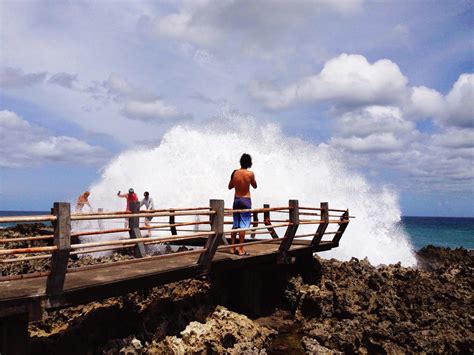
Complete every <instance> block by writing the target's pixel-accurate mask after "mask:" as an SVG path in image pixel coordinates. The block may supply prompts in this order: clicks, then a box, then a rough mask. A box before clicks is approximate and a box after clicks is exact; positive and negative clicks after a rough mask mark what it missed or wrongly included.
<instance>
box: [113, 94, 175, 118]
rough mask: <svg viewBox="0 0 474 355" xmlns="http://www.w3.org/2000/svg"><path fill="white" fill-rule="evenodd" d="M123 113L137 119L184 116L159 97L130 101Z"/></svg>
mask: <svg viewBox="0 0 474 355" xmlns="http://www.w3.org/2000/svg"><path fill="white" fill-rule="evenodd" d="M122 114H123V115H125V116H126V117H128V118H131V119H136V120H143V121H149V120H155V119H158V120H169V119H176V118H181V117H183V114H181V113H180V112H179V110H178V109H177V108H176V107H175V106H171V105H167V104H165V103H164V102H163V101H161V100H159V99H157V100H153V101H148V102H147V101H129V102H127V104H126V105H125V107H124V108H123V110H122Z"/></svg>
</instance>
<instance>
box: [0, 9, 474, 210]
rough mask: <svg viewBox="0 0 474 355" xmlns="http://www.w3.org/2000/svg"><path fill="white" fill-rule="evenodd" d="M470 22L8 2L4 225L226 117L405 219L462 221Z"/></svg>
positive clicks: (399, 15)
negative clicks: (268, 129) (323, 162)
mask: <svg viewBox="0 0 474 355" xmlns="http://www.w3.org/2000/svg"><path fill="white" fill-rule="evenodd" d="M473 18H474V2H473V1H463V0H457V1H454V0H446V1H427V0H423V1H418V0H412V1H370V0H312V1H310V0H295V1H282V0H271V1H270V0H255V1H243V0H241V1H237V0H207V1H206V0H203V1H171V0H169V1H160V2H155V1H131V0H130V1H120V0H115V1H106V0H104V1H80V0H79V1H52V0H51V1H48V0H45V1H33V0H23V1H10V0H3V1H2V2H0V31H1V43H0V89H1V91H0V210H49V208H50V207H51V205H52V202H53V201H59V200H71V199H73V198H74V197H75V196H76V195H79V194H80V193H81V192H82V191H84V190H85V189H86V188H87V187H88V186H90V185H91V184H92V183H93V182H95V181H97V180H98V179H99V178H100V174H101V171H102V168H103V167H104V166H105V165H106V164H107V162H109V161H110V159H112V158H113V157H115V156H117V155H118V154H120V153H121V152H123V151H126V150H128V149H132V148H136V147H149V146H156V145H157V144H159V142H160V140H161V138H162V137H163V135H164V134H165V133H166V132H167V131H168V130H169V129H170V128H171V127H174V126H176V125H178V124H190V125H201V124H205V123H206V122H208V121H209V120H215V119H216V118H217V119H219V117H221V113H222V112H223V110H234V111H236V112H241V113H245V114H247V115H251V116H252V117H254V118H255V119H256V120H257V121H260V122H265V123H267V122H271V123H275V124H278V125H280V126H281V128H282V130H283V132H285V133H286V134H288V135H290V136H295V137H300V138H302V139H304V140H306V141H308V142H311V143H312V144H314V145H326V146H329V147H330V148H331V149H333V150H334V151H336V152H338V153H340V155H341V157H343V159H345V160H346V162H347V164H348V165H349V166H351V167H352V168H353V170H354V171H355V172H357V173H362V174H363V175H364V176H366V178H367V179H368V180H369V181H371V182H373V183H374V184H381V185H386V186H389V187H390V188H392V189H393V190H394V191H397V192H398V194H399V196H400V205H401V209H402V212H403V214H405V215H424V216H471V217H472V216H474V202H473V201H474V106H473V105H474V104H473V103H474V89H473V88H474V74H473V53H474V52H473V44H474V43H473V40H474V33H473V27H472V23H473ZM348 178H350V177H348Z"/></svg>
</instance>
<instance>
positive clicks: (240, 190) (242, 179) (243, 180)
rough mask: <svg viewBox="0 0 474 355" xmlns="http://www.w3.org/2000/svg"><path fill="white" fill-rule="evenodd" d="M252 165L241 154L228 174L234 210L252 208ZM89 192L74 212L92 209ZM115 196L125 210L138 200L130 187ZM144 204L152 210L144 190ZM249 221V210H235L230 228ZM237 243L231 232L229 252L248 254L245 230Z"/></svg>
mask: <svg viewBox="0 0 474 355" xmlns="http://www.w3.org/2000/svg"><path fill="white" fill-rule="evenodd" d="M251 167H252V157H251V156H250V155H249V154H246V153H244V154H242V156H241V157H240V169H236V170H234V171H233V172H232V175H231V176H230V181H229V185H228V188H229V190H232V189H234V190H235V193H234V203H233V206H232V207H233V209H234V210H246V209H251V208H252V200H251V196H250V186H252V187H253V188H254V189H256V188H257V181H256V180H255V174H254V173H253V172H252V171H250V170H248V169H249V168H251ZM89 196H90V192H89V191H86V192H84V193H83V194H82V195H81V196H79V198H78V199H77V203H76V213H82V209H83V208H84V206H85V205H87V206H89V208H90V210H91V211H92V207H91V204H90V203H89ZM117 196H118V197H121V198H126V199H127V205H126V209H125V210H126V211H130V204H131V203H132V202H138V196H137V194H136V193H135V191H134V190H133V189H132V188H130V189H129V190H128V193H121V191H119V192H117ZM142 206H145V209H146V210H154V209H155V206H154V204H153V199H152V198H151V197H150V193H149V192H148V191H145V193H144V194H143V199H142V200H141V201H140V208H141V207H142ZM152 219H153V217H145V226H146V227H149V226H150V222H151V220H152ZM250 223H251V213H250V212H236V213H234V214H233V223H232V229H246V228H249V227H250ZM150 231H151V230H150V229H148V235H151V232H150ZM238 234H239V245H238V248H236V247H235V240H236V237H237V232H232V233H231V248H230V252H231V254H235V255H239V256H242V255H249V254H248V253H247V252H246V251H245V250H244V241H245V231H239V232H238Z"/></svg>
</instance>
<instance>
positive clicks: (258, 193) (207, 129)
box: [90, 114, 416, 265]
mask: <svg viewBox="0 0 474 355" xmlns="http://www.w3.org/2000/svg"><path fill="white" fill-rule="evenodd" d="M229 116H230V117H229ZM243 152H247V153H249V154H251V155H252V158H253V162H254V166H253V169H252V170H253V171H254V172H255V175H256V179H257V182H258V189H257V190H255V191H252V202H253V207H258V206H262V205H263V204H264V203H270V204H271V205H273V206H277V205H280V206H281V205H286V204H287V203H288V199H298V200H299V202H300V206H315V207H318V206H319V203H320V202H321V201H328V202H329V206H330V207H333V208H343V209H344V208H349V209H350V213H351V215H355V216H356V217H357V218H356V219H354V220H352V221H351V223H350V225H349V227H348V229H347V230H346V233H345V234H344V236H343V238H342V240H341V243H340V246H339V248H336V249H334V250H332V251H330V252H325V253H323V256H324V257H335V258H338V259H342V260H347V259H350V258H351V257H353V256H355V257H358V258H364V257H367V258H368V259H369V261H370V262H371V263H373V264H387V263H395V262H399V261H400V262H401V263H402V264H404V265H414V264H415V263H416V259H415V256H414V253H413V251H412V248H411V245H410V243H409V241H408V238H407V237H406V235H404V233H403V231H401V230H400V229H397V227H396V225H397V222H398V221H399V220H400V215H401V212H400V209H399V207H398V201H397V196H396V194H395V193H393V192H392V191H390V190H389V189H387V188H378V187H374V186H371V185H370V184H369V183H368V182H367V181H366V179H364V177H362V176H361V175H359V174H356V173H354V172H353V171H351V170H350V169H348V168H347V167H346V166H345V165H344V164H343V162H342V161H341V160H340V158H339V157H338V156H336V154H334V152H332V151H331V150H330V149H329V148H328V147H327V146H325V145H320V146H315V145H312V144H310V143H308V142H305V141H302V140H300V139H295V138H291V137H287V136H286V135H285V134H284V133H283V132H282V131H281V130H280V128H279V127H278V126H276V125H273V124H259V123H258V122H257V120H255V119H253V118H251V117H242V116H240V115H235V114H234V115H229V114H228V115H227V117H226V119H224V120H220V121H218V122H217V121H216V122H213V123H208V124H207V125H206V126H204V127H202V126H201V127H193V126H175V127H174V128H172V129H171V130H170V131H169V132H168V133H167V134H166V135H165V136H164V137H163V139H162V141H161V143H160V144H159V145H158V146H156V147H154V148H152V149H142V150H130V151H127V152H124V153H122V154H120V155H119V156H118V157H116V158H115V159H114V160H113V161H111V162H110V163H109V164H108V166H106V167H105V168H104V170H103V174H102V177H101V179H100V181H99V182H98V183H96V184H95V185H93V186H92V187H91V188H90V191H91V197H90V199H91V200H92V201H93V204H94V205H95V206H98V207H103V208H104V209H106V210H123V209H124V207H125V200H124V199H119V198H117V197H116V193H117V191H118V190H122V191H126V190H128V188H129V187H133V188H134V189H135V191H136V192H138V193H139V196H141V195H142V194H143V192H144V191H149V192H150V194H151V196H152V197H153V198H154V200H155V208H169V207H191V206H208V204H209V199H211V198H217V199H224V200H225V205H226V207H231V206H232V200H233V192H232V191H229V190H228V189H227V183H228V181H229V177H230V174H231V172H232V171H233V169H236V168H238V160H239V158H240V155H241V154H242V153H243ZM282 216H283V215H282ZM275 218H280V216H277V215H275ZM315 228H316V227H311V229H309V227H304V228H303V227H301V228H300V230H301V229H302V230H303V231H304V232H305V233H311V232H314V230H315ZM282 234H283V232H282Z"/></svg>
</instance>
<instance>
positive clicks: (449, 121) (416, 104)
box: [407, 73, 474, 127]
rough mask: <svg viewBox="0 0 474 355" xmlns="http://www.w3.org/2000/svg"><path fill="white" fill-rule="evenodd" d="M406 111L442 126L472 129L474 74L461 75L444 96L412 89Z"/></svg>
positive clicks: (473, 117)
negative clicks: (431, 119)
mask: <svg viewBox="0 0 474 355" xmlns="http://www.w3.org/2000/svg"><path fill="white" fill-rule="evenodd" d="M407 111H408V112H411V114H413V115H416V116H421V117H428V118H433V119H435V120H436V121H437V122H438V123H439V124H441V125H444V126H455V127H473V126H474V74H467V73H464V74H461V75H460V76H459V78H458V80H457V81H456V82H455V83H454V84H453V87H452V89H451V90H450V92H449V93H448V94H447V95H446V96H443V95H441V94H440V93H439V92H437V91H436V90H433V89H429V88H426V87H424V86H422V87H414V88H413V89H412V94H411V102H410V105H409V106H408V107H407Z"/></svg>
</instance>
